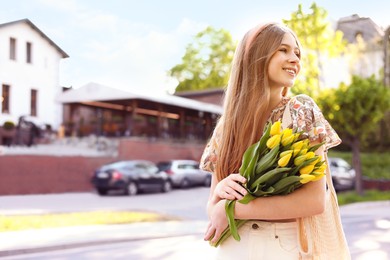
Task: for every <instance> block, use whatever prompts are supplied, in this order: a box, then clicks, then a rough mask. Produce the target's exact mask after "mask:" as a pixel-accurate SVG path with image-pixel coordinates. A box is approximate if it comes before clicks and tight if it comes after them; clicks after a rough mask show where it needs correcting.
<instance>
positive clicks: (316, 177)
mask: <svg viewBox="0 0 390 260" xmlns="http://www.w3.org/2000/svg"><path fill="white" fill-rule="evenodd" d="M313 173H314V172H312V174H313ZM312 174H311V175H312ZM301 176H302V175H301ZM312 176H314V179H313V180H312V181H318V180H320V179H322V177H324V176H325V174H323V173H321V174H318V175H314V174H313V175H312Z"/></svg>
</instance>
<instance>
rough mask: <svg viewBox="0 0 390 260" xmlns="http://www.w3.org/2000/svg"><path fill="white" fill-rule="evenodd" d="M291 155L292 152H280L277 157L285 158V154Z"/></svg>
mask: <svg viewBox="0 0 390 260" xmlns="http://www.w3.org/2000/svg"><path fill="white" fill-rule="evenodd" d="M292 153H293V150H287V151H284V152H281V153H280V155H279V157H280V158H282V157H284V156H286V155H287V154H291V155H292Z"/></svg>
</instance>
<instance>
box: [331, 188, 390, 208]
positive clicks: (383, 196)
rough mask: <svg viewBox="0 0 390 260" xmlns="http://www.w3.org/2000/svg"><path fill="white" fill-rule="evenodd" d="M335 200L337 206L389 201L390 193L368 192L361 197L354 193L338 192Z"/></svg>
mask: <svg viewBox="0 0 390 260" xmlns="http://www.w3.org/2000/svg"><path fill="white" fill-rule="evenodd" d="M337 199H338V202H339V205H345V204H349V203H354V202H364V201H381V200H390V191H377V190H368V191H366V192H365V193H364V196H361V195H359V194H357V193H356V192H354V191H349V192H340V193H338V194H337Z"/></svg>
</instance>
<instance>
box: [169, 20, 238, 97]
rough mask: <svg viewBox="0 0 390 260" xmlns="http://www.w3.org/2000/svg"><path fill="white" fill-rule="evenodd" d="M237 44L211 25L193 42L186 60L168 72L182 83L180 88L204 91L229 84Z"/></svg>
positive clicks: (187, 52)
mask: <svg viewBox="0 0 390 260" xmlns="http://www.w3.org/2000/svg"><path fill="white" fill-rule="evenodd" d="M235 47H236V44H235V43H234V42H233V39H232V36H231V35H230V33H229V32H228V31H226V30H224V29H219V30H217V29H214V28H213V27H211V26H209V27H207V28H206V29H205V30H203V31H201V32H199V33H198V34H197V35H196V36H195V37H194V41H193V42H192V43H190V44H189V45H188V46H187V48H186V52H185V54H184V56H183V57H182V63H181V64H178V65H176V66H174V67H173V68H171V69H170V70H169V72H168V74H169V75H170V76H171V77H173V78H176V79H177V80H178V82H179V84H178V86H177V87H176V91H185V90H200V89H208V88H217V87H222V86H226V85H227V83H228V80H229V75H230V64H231V62H232V60H233V56H234V50H235Z"/></svg>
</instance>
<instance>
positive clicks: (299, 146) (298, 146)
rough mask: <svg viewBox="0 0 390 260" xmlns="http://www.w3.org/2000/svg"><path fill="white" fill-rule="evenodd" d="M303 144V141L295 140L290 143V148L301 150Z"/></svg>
mask: <svg viewBox="0 0 390 260" xmlns="http://www.w3.org/2000/svg"><path fill="white" fill-rule="evenodd" d="M302 146H303V141H299V142H296V143H294V144H292V145H291V148H292V149H294V150H301V149H302Z"/></svg>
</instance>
